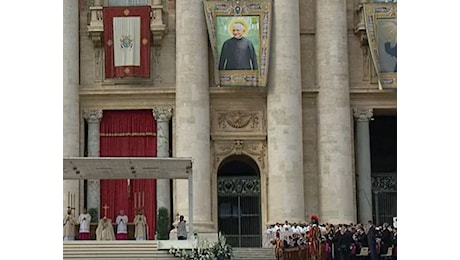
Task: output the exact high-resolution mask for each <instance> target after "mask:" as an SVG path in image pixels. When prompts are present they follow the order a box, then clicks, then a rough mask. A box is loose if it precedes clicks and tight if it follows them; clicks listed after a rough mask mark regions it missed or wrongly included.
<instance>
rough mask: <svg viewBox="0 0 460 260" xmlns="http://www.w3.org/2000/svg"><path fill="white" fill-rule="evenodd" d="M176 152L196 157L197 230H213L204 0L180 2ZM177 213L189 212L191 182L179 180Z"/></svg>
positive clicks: (195, 207)
mask: <svg viewBox="0 0 460 260" xmlns="http://www.w3.org/2000/svg"><path fill="white" fill-rule="evenodd" d="M176 13H178V14H180V15H178V16H177V17H176V108H175V111H174V114H175V117H174V118H175V134H174V138H175V139H174V140H175V143H174V154H175V157H190V158H192V160H193V184H194V187H193V200H194V201H193V204H194V205H195V206H194V208H193V214H194V221H195V223H194V225H195V229H196V230H197V231H199V232H204V231H206V230H212V229H213V226H214V225H213V223H212V220H211V205H212V204H211V195H212V193H211V167H210V165H211V159H210V129H209V128H210V122H209V121H210V120H209V72H208V69H209V68H208V35H207V29H206V23H205V19H204V10H203V3H202V1H198V0H193V1H190V0H178V1H177V2H176ZM174 189H175V192H174V194H175V195H174V196H175V198H174V211H175V212H174V213H177V212H179V213H180V214H183V215H184V216H187V215H188V205H189V204H188V194H187V192H188V181H187V180H176V181H175V187H174Z"/></svg>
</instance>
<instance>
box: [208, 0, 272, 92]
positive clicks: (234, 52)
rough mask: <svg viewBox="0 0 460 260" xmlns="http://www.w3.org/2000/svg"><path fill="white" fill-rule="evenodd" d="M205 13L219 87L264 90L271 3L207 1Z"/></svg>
mask: <svg viewBox="0 0 460 260" xmlns="http://www.w3.org/2000/svg"><path fill="white" fill-rule="evenodd" d="M204 9H205V10H204V12H205V15H206V22H207V26H208V35H209V41H210V43H211V48H212V53H213V57H214V75H215V77H214V78H215V81H216V82H215V83H216V85H217V86H254V87H265V86H266V84H267V73H268V65H269V54H270V31H271V17H272V12H271V10H272V0H259V1H235V2H229V1H207V2H204Z"/></svg>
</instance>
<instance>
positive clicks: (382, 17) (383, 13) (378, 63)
mask: <svg viewBox="0 0 460 260" xmlns="http://www.w3.org/2000/svg"><path fill="white" fill-rule="evenodd" d="M396 7H397V5H396V4H377V3H375V4H365V5H364V17H365V23H366V33H367V38H368V40H369V48H370V51H371V56H372V60H373V63H374V67H375V70H376V72H377V75H378V80H379V86H380V87H381V88H393V89H394V88H396V86H397V19H396V11H397V8H396Z"/></svg>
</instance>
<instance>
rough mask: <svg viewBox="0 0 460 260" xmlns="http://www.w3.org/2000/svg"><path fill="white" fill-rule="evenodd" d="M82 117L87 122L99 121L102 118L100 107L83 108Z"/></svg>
mask: <svg viewBox="0 0 460 260" xmlns="http://www.w3.org/2000/svg"><path fill="white" fill-rule="evenodd" d="M83 118H85V119H86V121H87V122H88V123H99V122H100V121H101V119H102V109H97V110H84V111H83Z"/></svg>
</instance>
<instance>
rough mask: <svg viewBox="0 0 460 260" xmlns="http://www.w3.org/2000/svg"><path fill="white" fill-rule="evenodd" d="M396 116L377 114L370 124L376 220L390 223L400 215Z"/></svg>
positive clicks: (378, 222) (377, 222)
mask: <svg viewBox="0 0 460 260" xmlns="http://www.w3.org/2000/svg"><path fill="white" fill-rule="evenodd" d="M396 123H397V119H396V115H378V114H377V115H376V116H374V120H373V121H371V122H370V123H369V128H370V129H369V130H370V141H371V172H372V193H373V207H374V209H373V218H374V219H373V221H374V223H376V224H377V225H381V224H383V223H385V222H387V223H389V224H390V225H391V224H392V222H393V217H396V216H397V212H396V208H397V203H396V202H397V189H396V187H397V185H396V180H397V171H396V169H397V124H396Z"/></svg>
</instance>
